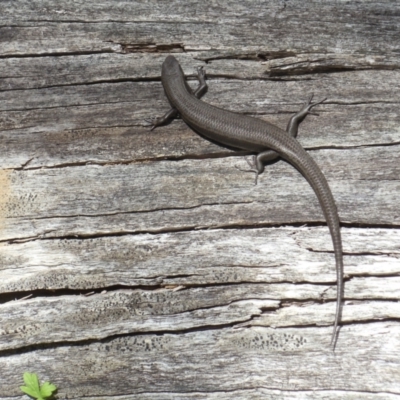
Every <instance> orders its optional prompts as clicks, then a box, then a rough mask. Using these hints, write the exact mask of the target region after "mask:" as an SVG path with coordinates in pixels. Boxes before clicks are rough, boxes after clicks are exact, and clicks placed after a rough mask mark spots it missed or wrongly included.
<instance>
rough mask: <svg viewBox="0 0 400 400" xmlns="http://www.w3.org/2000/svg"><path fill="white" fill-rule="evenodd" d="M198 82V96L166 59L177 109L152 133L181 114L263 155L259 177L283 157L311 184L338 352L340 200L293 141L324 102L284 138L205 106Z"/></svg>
mask: <svg viewBox="0 0 400 400" xmlns="http://www.w3.org/2000/svg"><path fill="white" fill-rule="evenodd" d="M199 80H200V86H199V88H198V89H197V90H196V92H195V93H193V92H192V90H191V89H190V87H189V86H188V85H187V83H186V80H185V77H184V74H183V71H182V69H181V67H180V65H179V63H178V61H177V60H176V59H175V57H173V56H168V57H167V58H166V59H165V61H164V63H163V66H162V83H163V86H164V90H165V94H166V95H167V97H168V100H169V102H170V103H171V105H172V107H173V108H172V110H170V111H169V112H168V113H167V114H166V115H165V117H163V118H159V119H158V120H156V121H155V122H154V126H153V128H154V127H156V126H158V125H161V124H163V123H165V122H166V121H167V120H168V119H170V118H173V117H174V116H176V115H177V114H179V115H180V116H181V118H182V119H183V120H184V121H185V122H186V123H187V124H188V125H189V126H190V127H191V128H192V129H194V130H195V131H196V132H199V133H201V134H202V135H204V136H206V137H208V138H209V139H212V140H214V141H216V142H219V143H222V144H224V145H227V146H230V147H235V148H238V149H243V150H250V151H254V152H257V153H258V155H257V156H256V158H255V161H254V167H255V168H256V171H257V173H261V172H262V171H263V170H264V163H265V162H266V161H270V160H272V159H274V158H276V157H277V156H278V155H279V156H280V157H282V158H283V159H285V160H286V161H288V162H289V163H290V164H292V165H293V166H294V167H295V168H297V169H298V170H299V171H300V173H301V174H302V175H303V176H304V177H305V178H306V179H307V181H308V182H309V184H310V185H311V187H312V188H313V189H314V192H315V194H316V195H317V197H318V200H319V202H320V205H321V208H322V211H323V213H324V215H325V218H326V222H327V224H328V227H329V230H330V233H331V236H332V242H333V247H334V251H335V259H336V273H337V304H336V316H335V324H334V329H333V334H332V340H331V346H334V345H335V342H336V340H335V339H336V333H337V328H338V326H339V323H340V319H341V305H342V302H343V251H342V239H341V235H340V226H339V223H340V221H339V216H338V212H337V209H336V204H335V200H334V198H333V196H332V192H331V190H330V188H329V186H328V183H327V181H326V179H325V177H324V175H323V174H322V172H321V170H320V169H319V167H318V165H317V164H316V163H315V161H314V160H313V159H312V158H311V157H310V155H309V154H308V153H307V152H306V151H305V150H304V149H303V147H302V146H301V145H300V143H299V142H298V141H297V140H296V139H295V138H294V136H296V134H297V127H298V123H299V122H300V121H301V120H302V119H304V117H305V116H306V115H307V114H308V113H310V109H311V107H313V106H315V105H316V104H319V103H321V102H319V103H311V98H310V100H309V102H308V104H307V103H306V105H305V106H304V107H303V109H302V110H301V111H300V112H299V113H298V114H296V116H295V117H293V118H292V119H291V121H290V122H289V125H288V132H285V131H284V130H282V129H280V128H278V127H277V126H275V125H272V124H270V123H268V122H266V121H262V120H260V119H257V118H252V117H249V116H246V115H241V114H237V113H234V112H230V111H227V110H223V109H220V108H218V107H214V106H212V105H210V104H207V103H204V102H203V101H200V100H199V99H198V98H199V97H200V96H201V95H202V94H203V93H204V91H205V88H206V85H205V81H204V72H203V71H202V70H199ZM296 118H297V119H296ZM293 125H295V126H293ZM288 133H289V134H288ZM274 152H276V153H277V154H275V153H274Z"/></svg>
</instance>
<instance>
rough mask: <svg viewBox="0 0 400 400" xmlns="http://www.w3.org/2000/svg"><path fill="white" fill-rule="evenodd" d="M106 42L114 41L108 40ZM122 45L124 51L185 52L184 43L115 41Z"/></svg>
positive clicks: (127, 52)
mask: <svg viewBox="0 0 400 400" xmlns="http://www.w3.org/2000/svg"><path fill="white" fill-rule="evenodd" d="M106 43H114V42H113V41H111V42H106ZM114 44H119V45H120V46H121V50H122V52H123V53H126V54H129V53H185V52H186V50H185V47H184V45H183V43H169V44H157V43H154V42H149V43H114Z"/></svg>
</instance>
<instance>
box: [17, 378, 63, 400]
mask: <svg viewBox="0 0 400 400" xmlns="http://www.w3.org/2000/svg"><path fill="white" fill-rule="evenodd" d="M24 382H25V384H26V386H21V387H20V389H21V390H22V391H23V392H24V393H26V394H27V395H29V396H31V397H33V398H35V399H37V400H46V398H47V397H51V396H52V395H53V392H54V391H56V390H57V387H56V386H55V385H53V384H51V383H50V382H44V383H43V385H39V379H38V376H37V375H36V374H31V373H29V372H25V373H24Z"/></svg>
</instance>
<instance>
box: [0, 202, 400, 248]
mask: <svg viewBox="0 0 400 400" xmlns="http://www.w3.org/2000/svg"><path fill="white" fill-rule="evenodd" d="M251 203H252V202H249V203H215V204H212V203H210V204H201V205H196V206H193V207H185V208H182V209H181V208H171V209H168V208H162V209H155V210H151V211H126V212H118V213H110V214H97V215H69V216H52V217H43V218H32V219H33V220H34V219H43V220H46V219H52V218H66V219H67V218H76V217H93V218H98V217H104V216H109V215H120V214H140V213H150V212H157V211H175V210H188V209H195V208H201V207H212V206H213V205H221V204H224V205H229V204H232V205H238V204H251ZM287 227H290V228H303V227H307V228H313V227H326V223H325V221H324V220H322V219H321V221H301V222H298V221H297V222H294V221H293V222H289V221H287V222H283V223H280V224H277V223H254V224H251V225H249V224H243V225H238V224H225V225H213V226H212V225H207V226H196V225H191V226H181V227H175V228H172V227H166V228H158V229H146V230H133V231H124V232H107V233H89V234H71V235H60V236H52V237H43V236H44V235H45V234H46V233H41V234H38V235H37V236H31V237H25V238H23V237H21V238H8V239H3V240H0V243H7V244H10V245H12V244H18V243H25V242H30V241H36V240H85V239H88V240H89V239H96V238H103V237H121V236H136V235H143V234H148V235H160V234H169V233H180V232H191V231H202V230H206V231H212V230H250V229H262V228H287ZM341 227H346V228H353V229H358V228H359V229H398V228H400V225H396V224H390V225H389V224H365V223H356V222H352V223H347V222H341ZM47 233H48V232H47ZM306 250H308V251H312V252H316V253H317V252H319V253H333V250H315V249H312V248H306ZM343 254H346V253H343ZM394 254H396V253H394ZM348 255H363V254H361V253H360V254H357V253H354V254H353V253H349V254H348ZM370 255H382V254H380V253H376V254H374V253H373V252H372V253H371V254H370Z"/></svg>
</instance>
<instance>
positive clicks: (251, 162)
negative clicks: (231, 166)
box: [235, 156, 259, 185]
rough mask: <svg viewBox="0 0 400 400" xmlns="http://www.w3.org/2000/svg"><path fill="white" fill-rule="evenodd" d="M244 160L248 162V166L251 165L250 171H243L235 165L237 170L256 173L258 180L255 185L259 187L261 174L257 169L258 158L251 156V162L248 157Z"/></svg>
mask: <svg viewBox="0 0 400 400" xmlns="http://www.w3.org/2000/svg"><path fill="white" fill-rule="evenodd" d="M244 159H245V160H246V162H247V164H249V167H250V169H242V168H239V167H238V166H237V165H235V168H236V169H238V170H239V171H242V172H254V173H255V174H256V179H255V183H254V184H255V185H257V183H258V175H259V172H258V170H257V169H256V156H251V160H252V161H249V160H248V158H247V157H245V158H244Z"/></svg>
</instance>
